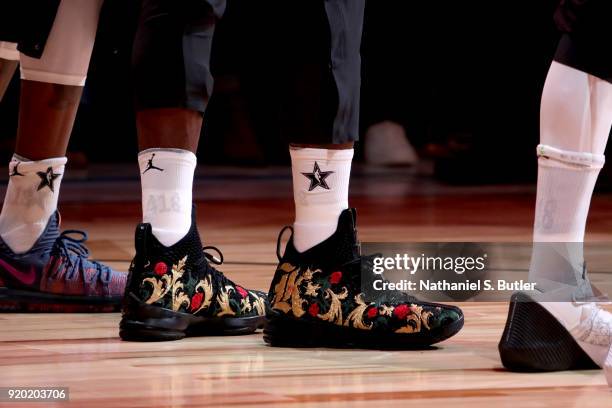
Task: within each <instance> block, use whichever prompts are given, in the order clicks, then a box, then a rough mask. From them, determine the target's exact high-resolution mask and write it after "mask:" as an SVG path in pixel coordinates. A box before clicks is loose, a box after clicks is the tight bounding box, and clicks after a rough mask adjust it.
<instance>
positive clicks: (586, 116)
mask: <svg viewBox="0 0 612 408" xmlns="http://www.w3.org/2000/svg"><path fill="white" fill-rule="evenodd" d="M611 125H612V84H610V83H609V82H606V81H604V80H601V79H599V78H596V77H593V76H591V75H589V74H587V73H585V72H582V71H579V70H576V69H574V68H570V67H567V66H565V65H562V64H559V63H556V62H553V64H552V66H551V68H550V71H549V73H548V77H547V79H546V85H545V87H544V92H543V95H542V108H541V129H540V131H541V136H540V143H541V144H540V145H539V146H538V149H537V152H538V188H537V200H536V211H535V222H534V234H533V240H534V243H535V244H534V251H533V255H532V260H531V267H530V279H531V280H532V281H539V280H541V279H542V278H545V279H547V280H551V281H554V282H562V283H566V284H572V285H576V284H578V285H579V286H580V284H581V282H582V283H584V282H583V281H584V279H583V277H582V272H583V270H582V269H583V264H584V259H583V254H582V251H583V250H582V242H583V241H584V233H585V226H586V221H587V215H588V212H589V206H590V203H591V197H592V195H593V190H594V188H595V183H596V181H597V176H598V175H599V171H600V170H601V168H602V166H603V164H604V161H605V158H604V155H603V153H604V150H605V147H606V143H607V141H608V136H609V134H610V126H611Z"/></svg>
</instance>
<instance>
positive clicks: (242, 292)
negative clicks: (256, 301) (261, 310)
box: [236, 286, 249, 298]
mask: <svg viewBox="0 0 612 408" xmlns="http://www.w3.org/2000/svg"><path fill="white" fill-rule="evenodd" d="M236 292H238V293H239V294H240V296H242V297H243V298H245V297H247V296H249V292H247V291H246V290H244V288H242V287H240V286H236Z"/></svg>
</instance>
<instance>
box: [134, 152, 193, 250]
mask: <svg viewBox="0 0 612 408" xmlns="http://www.w3.org/2000/svg"><path fill="white" fill-rule="evenodd" d="M138 164H139V166H140V178H141V183H142V218H143V222H146V223H150V224H151V226H152V228H153V235H155V237H156V238H157V239H158V240H159V242H161V243H162V244H163V245H165V246H171V245H174V244H176V243H177V242H178V241H179V240H180V239H181V238H183V237H184V236H185V235H186V234H187V232H188V231H189V228H190V227H191V206H192V189H193V173H194V171H195V168H196V164H197V158H196V156H195V154H193V153H191V152H190V151H187V150H182V149H147V150H143V151H142V152H140V153H139V154H138Z"/></svg>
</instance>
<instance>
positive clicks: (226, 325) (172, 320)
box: [119, 217, 267, 341]
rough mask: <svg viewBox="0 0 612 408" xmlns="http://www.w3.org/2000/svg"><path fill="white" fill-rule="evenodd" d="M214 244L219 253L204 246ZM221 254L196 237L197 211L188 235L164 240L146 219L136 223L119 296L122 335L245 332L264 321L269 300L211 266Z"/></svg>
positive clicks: (156, 338)
mask: <svg viewBox="0 0 612 408" xmlns="http://www.w3.org/2000/svg"><path fill="white" fill-rule="evenodd" d="M206 250H214V251H216V252H217V253H218V255H219V258H220V259H217V258H216V257H215V256H213V255H211V254H209V253H208V252H206ZM222 262H223V255H222V254H221V252H220V251H219V250H218V249H216V248H214V247H204V248H202V244H201V242H200V237H199V234H198V231H197V227H196V223H195V217H194V219H193V220H192V224H191V229H190V230H189V232H188V233H187V235H186V236H185V237H184V238H183V239H181V240H180V241H179V242H177V243H176V244H174V245H172V246H171V247H165V246H163V245H162V244H161V243H160V242H159V241H158V240H157V239H156V238H155V236H154V235H153V233H152V230H151V225H150V224H140V225H139V226H138V227H137V228H136V256H135V258H134V260H133V261H132V265H131V267H130V273H129V277H128V283H127V289H126V293H125V297H124V300H123V318H122V319H121V323H120V332H119V334H120V336H121V338H122V339H124V340H136V341H163V340H178V339H182V338H183V337H186V336H204V335H233V334H249V333H253V332H254V331H255V330H257V329H258V328H261V327H263V324H264V319H265V314H266V308H267V300H266V295H265V293H263V292H258V291H254V290H247V289H244V288H243V287H241V286H240V285H236V284H235V283H234V282H232V281H231V280H229V279H227V278H226V277H225V276H224V275H223V273H221V272H219V271H218V270H216V269H215V268H214V267H212V266H211V263H213V264H215V265H220V264H221V263H222Z"/></svg>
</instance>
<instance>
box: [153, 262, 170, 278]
mask: <svg viewBox="0 0 612 408" xmlns="http://www.w3.org/2000/svg"><path fill="white" fill-rule="evenodd" d="M153 271H154V272H155V274H156V275H158V276H162V275H165V274H166V272H168V266H167V265H166V264H165V263H163V262H158V263H156V264H155V268H153Z"/></svg>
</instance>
